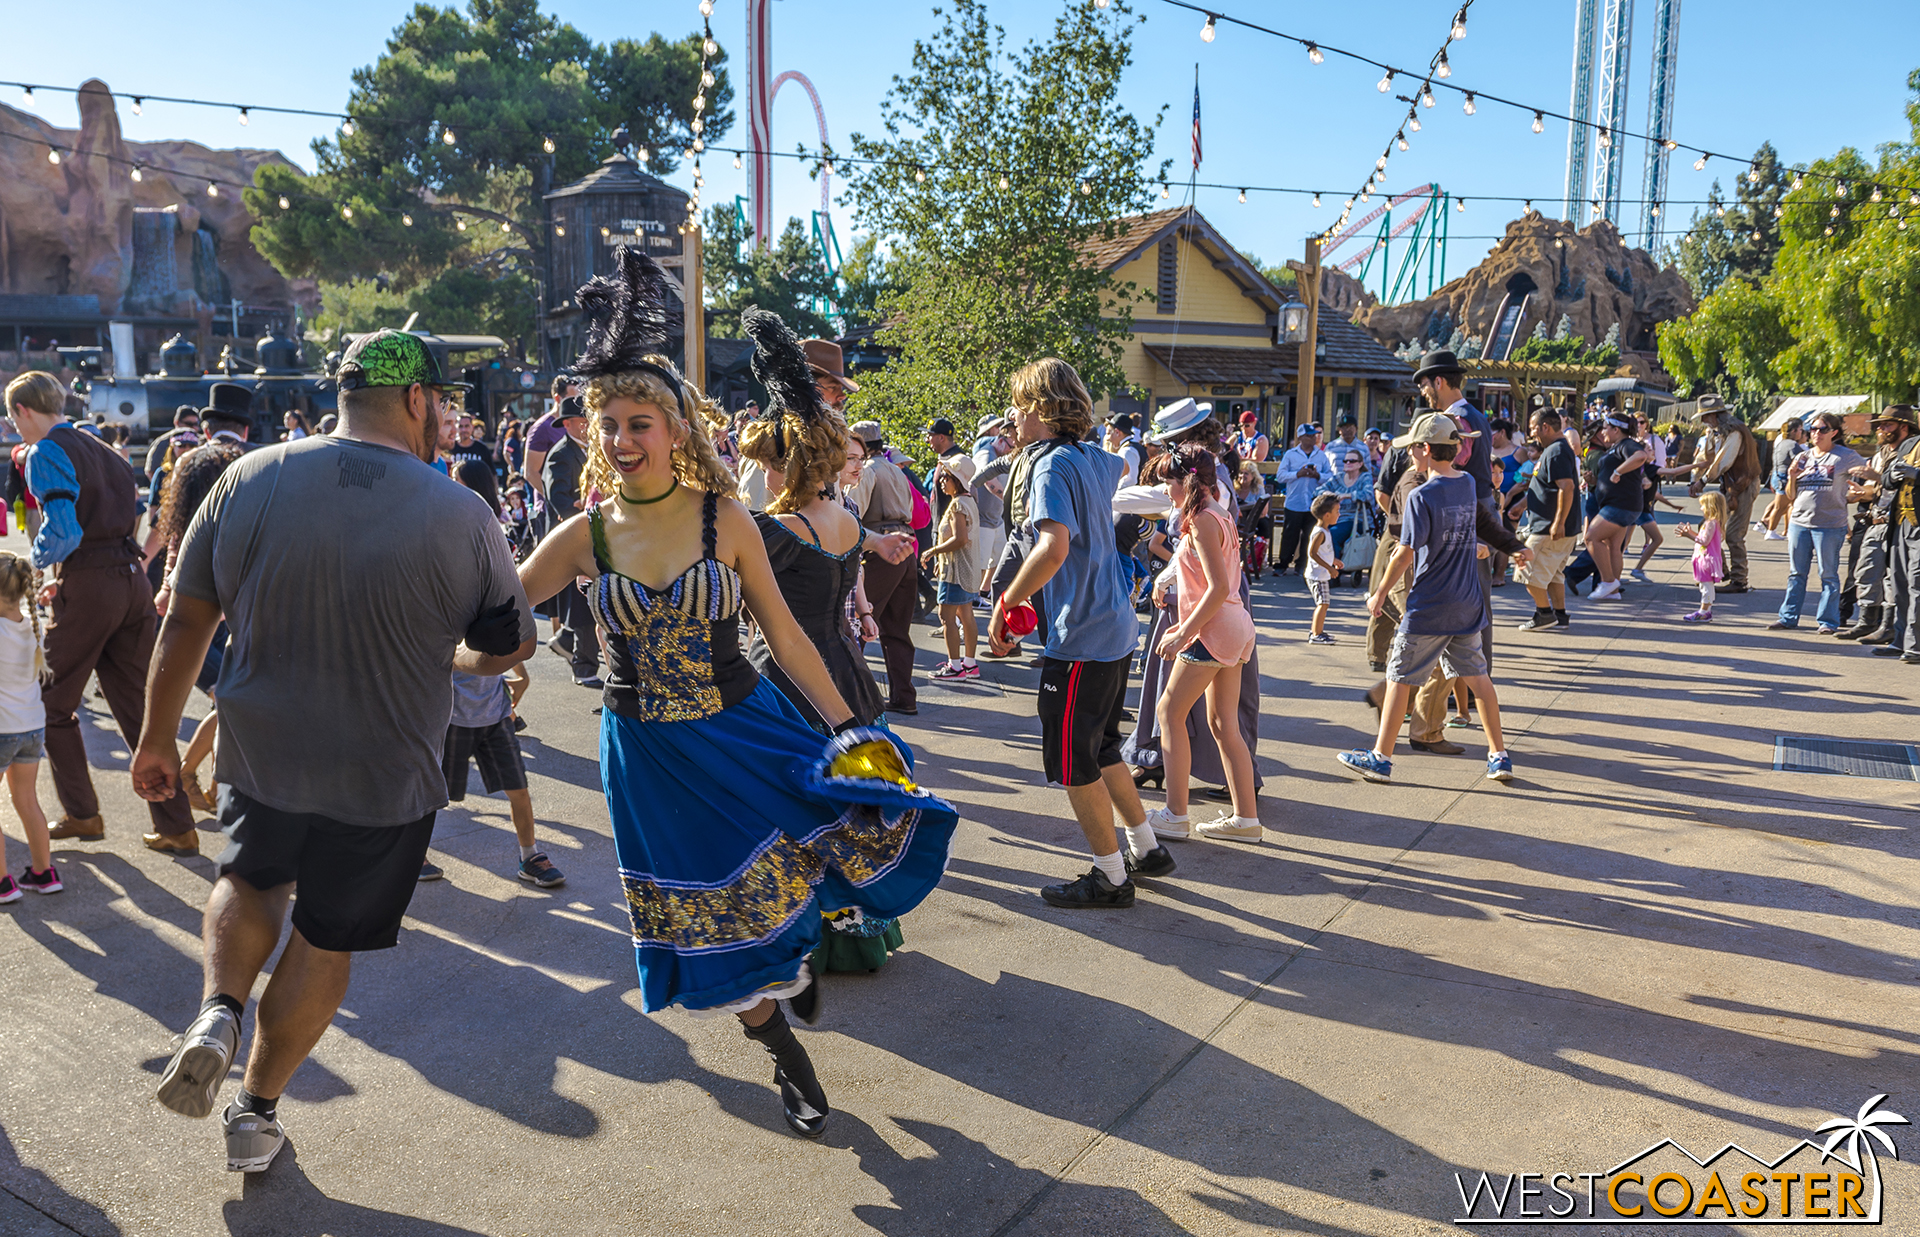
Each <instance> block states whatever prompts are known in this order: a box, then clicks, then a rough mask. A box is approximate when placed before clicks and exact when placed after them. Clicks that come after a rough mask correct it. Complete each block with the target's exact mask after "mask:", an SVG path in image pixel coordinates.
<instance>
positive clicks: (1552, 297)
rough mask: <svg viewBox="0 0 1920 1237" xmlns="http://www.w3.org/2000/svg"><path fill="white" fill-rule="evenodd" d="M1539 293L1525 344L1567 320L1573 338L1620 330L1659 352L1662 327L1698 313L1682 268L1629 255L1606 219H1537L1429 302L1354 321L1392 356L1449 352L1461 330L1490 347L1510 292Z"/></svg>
mask: <svg viewBox="0 0 1920 1237" xmlns="http://www.w3.org/2000/svg"><path fill="white" fill-rule="evenodd" d="M1510 292H1511V293H1515V294H1516V298H1515V299H1516V300H1517V299H1518V295H1519V294H1531V298H1532V299H1531V300H1530V301H1529V302H1528V305H1527V309H1526V313H1525V316H1524V317H1523V318H1522V319H1521V320H1520V322H1519V323H1518V324H1517V325H1516V326H1515V328H1514V332H1513V340H1514V343H1515V345H1516V346H1517V345H1518V344H1519V343H1520V342H1523V341H1524V340H1526V339H1527V338H1528V337H1529V336H1531V335H1532V334H1533V333H1534V328H1535V327H1536V326H1537V325H1539V324H1541V323H1545V324H1546V328H1547V332H1548V334H1552V333H1553V332H1554V331H1556V330H1557V329H1558V327H1559V323H1560V319H1561V318H1562V317H1563V316H1564V317H1567V318H1570V319H1571V320H1572V322H1573V331H1574V333H1575V334H1576V335H1580V336H1583V337H1584V338H1585V339H1586V340H1587V342H1588V343H1592V344H1598V343H1600V342H1601V341H1602V340H1603V339H1605V338H1606V336H1607V332H1608V330H1609V329H1610V328H1611V327H1613V326H1615V325H1618V326H1619V328H1620V333H1619V341H1620V345H1621V347H1622V348H1624V349H1628V350H1633V351H1643V352H1652V351H1653V349H1654V337H1653V331H1654V327H1655V326H1656V325H1657V324H1659V323H1661V322H1667V321H1670V320H1672V319H1674V318H1679V317H1684V316H1685V315H1687V314H1689V313H1691V312H1693V307H1694V302H1693V294H1692V293H1691V292H1690V291H1689V290H1688V288H1687V284H1686V281H1685V280H1684V279H1682V278H1681V277H1680V272H1679V271H1677V270H1675V269H1674V268H1673V267H1670V266H1669V267H1661V266H1658V265H1656V264H1655V262H1654V260H1653V258H1652V256H1651V255H1650V254H1648V253H1647V251H1646V250H1644V249H1629V248H1628V247H1627V246H1626V244H1625V243H1624V242H1623V241H1622V240H1621V239H1620V233H1619V232H1618V231H1617V230H1615V228H1614V226H1613V224H1611V223H1609V222H1607V221H1606V220H1604V219H1603V220H1599V221H1596V222H1595V223H1593V224H1591V225H1589V226H1588V227H1586V228H1583V229H1577V230H1576V229H1575V228H1574V227H1573V225H1571V224H1569V223H1567V222H1565V221H1563V220H1559V219H1550V218H1548V217H1547V216H1545V215H1542V214H1540V213H1539V212H1538V211H1530V212H1528V213H1527V214H1525V215H1523V216H1522V217H1520V218H1519V219H1516V220H1514V221H1513V222H1512V223H1509V224H1508V225H1507V232H1506V235H1505V236H1504V237H1502V238H1501V240H1500V241H1499V243H1498V244H1496V245H1495V246H1494V247H1493V249H1492V251H1491V252H1489V253H1488V254H1487V257H1486V259H1485V260H1484V261H1482V262H1481V263H1480V265H1478V266H1476V267H1474V268H1473V269H1472V270H1471V271H1469V272H1467V273H1466V274H1465V275H1462V276H1461V277H1460V278H1458V279H1455V280H1452V281H1450V282H1448V283H1447V284H1445V285H1444V286H1442V287H1441V288H1440V289H1439V290H1438V291H1437V292H1435V293H1434V294H1433V295H1432V296H1430V297H1427V298H1426V299H1424V300H1419V301H1410V302H1408V303H1407V304H1404V305H1372V306H1367V307H1365V308H1362V309H1360V310H1358V311H1357V312H1355V313H1354V315H1353V321H1354V323H1355V324H1356V325H1358V326H1364V327H1366V328H1367V329H1368V330H1369V331H1371V332H1373V334H1374V336H1375V337H1376V338H1378V339H1379V340H1380V342H1381V343H1384V344H1386V345H1387V346H1388V347H1389V348H1400V347H1404V346H1405V345H1406V344H1408V343H1410V342H1412V341H1414V340H1427V341H1430V342H1431V341H1439V342H1438V343H1435V345H1434V346H1436V347H1437V346H1440V344H1443V343H1444V342H1445V341H1446V340H1447V339H1448V338H1449V337H1450V336H1451V335H1452V334H1453V332H1454V331H1455V330H1456V329H1458V330H1462V331H1464V332H1465V333H1466V334H1467V335H1468V336H1474V337H1478V338H1479V339H1481V340H1482V341H1483V342H1484V341H1486V340H1487V338H1488V336H1489V335H1490V334H1492V333H1493V329H1494V325H1495V324H1494V316H1495V315H1496V314H1497V313H1498V312H1499V309H1500V304H1501V302H1502V301H1503V300H1505V299H1506V297H1507V294H1508V293H1510Z"/></svg>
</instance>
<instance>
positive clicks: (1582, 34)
mask: <svg viewBox="0 0 1920 1237" xmlns="http://www.w3.org/2000/svg"><path fill="white" fill-rule="evenodd" d="M1599 8H1600V0H1573V101H1572V103H1571V104H1569V105H1568V107H1567V111H1568V112H1569V113H1570V114H1571V115H1572V116H1573V123H1572V124H1570V125H1568V126H1567V201H1566V208H1565V209H1564V210H1562V211H1561V212H1560V214H1561V218H1563V219H1565V220H1566V221H1567V222H1568V223H1571V224H1572V225H1573V226H1574V227H1576V228H1577V227H1579V226H1580V221H1581V219H1582V218H1583V217H1584V214H1585V211H1586V200H1587V198H1586V194H1587V161H1588V155H1589V152H1590V150H1591V149H1592V145H1591V144H1592V141H1593V132H1592V130H1590V129H1589V128H1587V124H1588V122H1589V121H1591V120H1592V119H1593V28H1594V25H1595V20H1596V15H1597V14H1598V12H1599Z"/></svg>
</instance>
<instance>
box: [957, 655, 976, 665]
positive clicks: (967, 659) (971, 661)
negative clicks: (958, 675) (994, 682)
mask: <svg viewBox="0 0 1920 1237" xmlns="http://www.w3.org/2000/svg"><path fill="white" fill-rule="evenodd" d="M960 664H961V665H963V666H977V665H979V664H980V663H979V662H977V661H975V660H974V659H973V658H971V657H962V658H961V659H960Z"/></svg>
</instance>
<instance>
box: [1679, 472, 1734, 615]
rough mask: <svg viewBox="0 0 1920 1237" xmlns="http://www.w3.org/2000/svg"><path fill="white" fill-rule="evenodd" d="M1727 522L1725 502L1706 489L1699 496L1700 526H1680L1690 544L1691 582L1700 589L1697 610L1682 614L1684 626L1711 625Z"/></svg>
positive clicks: (1681, 532)
mask: <svg viewBox="0 0 1920 1237" xmlns="http://www.w3.org/2000/svg"><path fill="white" fill-rule="evenodd" d="M1726 519H1727V500H1726V499H1725V498H1724V497H1723V496H1721V495H1719V494H1716V493H1714V492H1713V491H1711V490H1709V491H1707V492H1706V493H1705V494H1702V495H1701V496H1700V527H1699V528H1695V527H1694V526H1693V525H1691V524H1682V525H1681V526H1680V527H1679V529H1678V532H1679V533H1680V535H1681V536H1682V537H1685V538H1686V539H1687V540H1688V541H1691V542H1693V580H1694V583H1696V584H1698V585H1699V586H1700V608H1699V609H1698V610H1695V611H1694V612H1693V613H1692V614H1683V615H1681V616H1680V621H1681V622H1683V623H1711V622H1713V593H1714V589H1715V587H1716V586H1717V585H1718V584H1719V583H1720V572H1721V569H1722V567H1723V566H1724V563H1723V553H1722V551H1723V541H1724V537H1723V535H1722V533H1721V531H1720V529H1721V526H1722V525H1724V524H1725V523H1726Z"/></svg>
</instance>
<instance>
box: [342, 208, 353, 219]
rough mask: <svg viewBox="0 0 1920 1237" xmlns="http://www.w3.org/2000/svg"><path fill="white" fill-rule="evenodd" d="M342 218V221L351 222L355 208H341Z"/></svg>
mask: <svg viewBox="0 0 1920 1237" xmlns="http://www.w3.org/2000/svg"><path fill="white" fill-rule="evenodd" d="M340 217H341V218H342V219H347V220H351V219H352V218H353V207H351V206H342V207H341V208H340Z"/></svg>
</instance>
